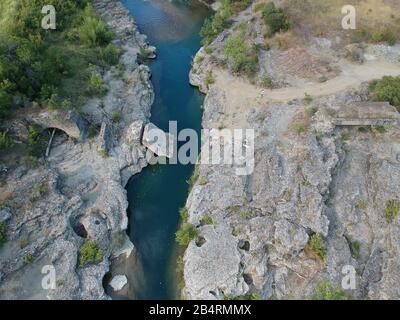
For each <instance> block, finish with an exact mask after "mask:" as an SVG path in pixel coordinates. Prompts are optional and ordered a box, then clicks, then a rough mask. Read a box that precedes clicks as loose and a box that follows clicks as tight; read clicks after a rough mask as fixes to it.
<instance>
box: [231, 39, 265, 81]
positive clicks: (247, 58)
mask: <svg viewBox="0 0 400 320" xmlns="http://www.w3.org/2000/svg"><path fill="white" fill-rule="evenodd" d="M224 54H225V56H226V57H227V58H228V60H230V62H231V68H232V71H233V72H238V73H241V72H244V73H245V74H247V75H251V74H253V73H254V72H255V71H256V68H257V62H258V61H257V56H256V55H254V53H253V52H252V50H251V48H249V47H248V46H247V45H246V43H245V42H244V39H242V37H238V36H230V37H229V38H228V39H227V41H226V45H225V48H224Z"/></svg>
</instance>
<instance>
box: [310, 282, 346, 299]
mask: <svg viewBox="0 0 400 320" xmlns="http://www.w3.org/2000/svg"><path fill="white" fill-rule="evenodd" d="M312 298H313V299H314V300H349V299H350V297H349V295H348V294H347V293H346V292H345V291H343V290H341V289H340V288H339V287H338V286H336V285H332V284H330V283H329V281H323V282H321V283H318V284H317V286H316V287H315V292H314V295H313V297H312Z"/></svg>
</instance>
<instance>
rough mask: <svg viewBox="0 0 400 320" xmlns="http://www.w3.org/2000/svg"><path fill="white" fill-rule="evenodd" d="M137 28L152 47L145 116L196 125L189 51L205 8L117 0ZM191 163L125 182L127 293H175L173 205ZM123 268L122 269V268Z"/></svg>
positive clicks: (158, 0) (181, 199) (181, 200)
mask: <svg viewBox="0 0 400 320" xmlns="http://www.w3.org/2000/svg"><path fill="white" fill-rule="evenodd" d="M122 3H123V4H124V5H125V7H126V8H127V9H128V10H129V11H130V12H131V13H132V15H133V18H134V20H135V22H136V24H137V26H138V27H139V29H140V32H142V33H144V34H146V35H147V36H148V40H149V42H150V44H151V45H154V46H156V47H157V55H158V56H157V59H156V60H155V61H153V62H151V63H150V68H151V70H152V81H153V85H154V89H155V93H156V98H155V102H154V105H153V107H152V117H151V122H153V123H155V124H156V125H157V126H159V127H161V128H162V129H164V130H166V131H168V121H170V120H176V121H177V122H178V130H180V129H184V128H192V129H195V130H196V131H198V132H199V131H200V128H201V116H202V112H201V105H202V103H203V96H202V95H201V94H200V93H199V92H198V91H197V89H195V88H193V87H191V86H190V84H189V79H188V75H189V71H190V66H191V60H192V57H193V56H194V55H195V53H196V52H197V50H198V49H199V48H200V37H199V30H200V28H201V26H202V24H203V21H204V19H205V17H206V16H207V15H208V14H209V12H208V10H207V9H206V8H205V7H204V6H203V5H201V4H199V3H198V2H197V1H178V0H176V1H166V0H148V1H143V0H123V1H122ZM193 169H194V168H193V166H183V165H159V166H151V167H147V168H145V169H144V170H143V172H142V173H140V174H138V175H136V176H134V177H133V178H132V179H131V180H130V182H129V183H128V186H127V190H128V200H129V209H128V215H129V221H130V227H129V232H128V233H129V236H130V238H131V240H132V242H133V243H134V245H135V247H136V249H137V251H138V255H137V257H136V258H135V259H136V261H133V262H132V263H133V265H132V264H130V270H129V272H127V275H128V278H129V284H130V292H129V295H128V296H129V297H130V298H135V299H175V298H176V296H177V289H176V288H177V284H176V275H175V268H176V266H175V265H176V258H177V251H178V249H177V248H176V244H175V232H176V230H177V227H178V224H179V208H181V207H183V206H184V205H185V201H186V198H187V192H188V185H187V182H186V181H187V180H188V179H189V177H190V175H191V174H192V171H193ZM126 271H128V270H126Z"/></svg>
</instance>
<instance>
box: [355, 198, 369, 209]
mask: <svg viewBox="0 0 400 320" xmlns="http://www.w3.org/2000/svg"><path fill="white" fill-rule="evenodd" d="M356 207H357V209H360V210H366V209H367V208H368V203H367V202H366V201H365V200H363V199H359V200H358V201H357V204H356Z"/></svg>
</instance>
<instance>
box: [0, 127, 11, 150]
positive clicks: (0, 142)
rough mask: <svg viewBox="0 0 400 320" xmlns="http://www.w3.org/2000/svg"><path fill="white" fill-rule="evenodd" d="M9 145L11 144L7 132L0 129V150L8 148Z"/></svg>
mask: <svg viewBox="0 0 400 320" xmlns="http://www.w3.org/2000/svg"><path fill="white" fill-rule="evenodd" d="M11 146H12V140H11V139H10V137H9V136H8V132H7V131H4V132H1V131H0V150H5V149H8V148H10V147H11Z"/></svg>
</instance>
